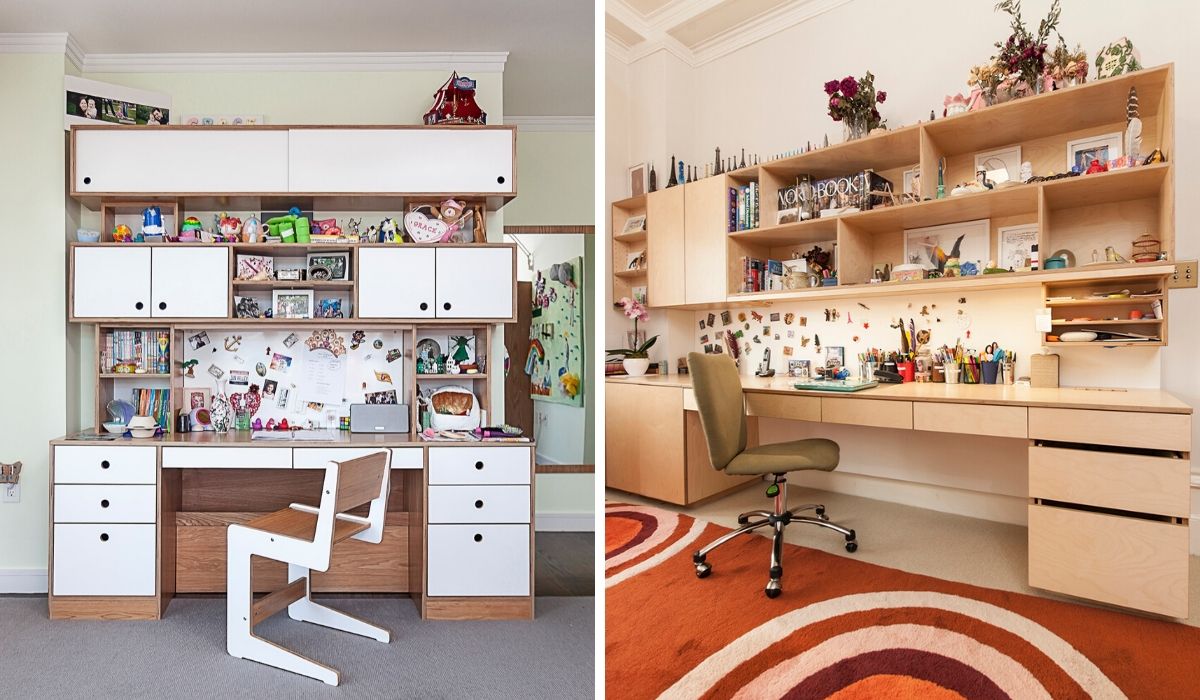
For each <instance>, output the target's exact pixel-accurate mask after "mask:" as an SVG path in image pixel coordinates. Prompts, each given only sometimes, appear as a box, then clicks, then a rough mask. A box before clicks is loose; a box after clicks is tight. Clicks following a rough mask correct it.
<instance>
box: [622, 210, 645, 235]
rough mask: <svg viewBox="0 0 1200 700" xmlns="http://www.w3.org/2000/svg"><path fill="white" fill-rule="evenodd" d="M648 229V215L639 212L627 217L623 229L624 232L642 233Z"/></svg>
mask: <svg viewBox="0 0 1200 700" xmlns="http://www.w3.org/2000/svg"><path fill="white" fill-rule="evenodd" d="M645 230H646V215H645V214H639V215H637V216H631V217H629V218H628V219H625V226H624V227H623V228H622V229H621V233H622V234H626V233H640V232H641V231H645Z"/></svg>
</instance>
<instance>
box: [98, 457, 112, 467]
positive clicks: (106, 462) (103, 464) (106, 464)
mask: <svg viewBox="0 0 1200 700" xmlns="http://www.w3.org/2000/svg"><path fill="white" fill-rule="evenodd" d="M109 466H110V465H109V463H108V460H107V459H106V460H104V461H103V462H101V463H100V468H101V469H108V467H109Z"/></svg>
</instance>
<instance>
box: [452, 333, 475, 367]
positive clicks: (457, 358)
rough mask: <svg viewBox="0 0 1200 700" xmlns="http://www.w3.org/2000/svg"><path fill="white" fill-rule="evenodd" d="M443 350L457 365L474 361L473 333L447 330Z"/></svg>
mask: <svg viewBox="0 0 1200 700" xmlns="http://www.w3.org/2000/svg"><path fill="white" fill-rule="evenodd" d="M445 352H446V355H447V356H448V357H449V358H450V359H451V360H454V362H455V363H457V364H459V365H462V364H471V363H473V362H475V334H474V333H466V332H463V333H457V332H454V331H450V332H448V333H447V335H446V348H445Z"/></svg>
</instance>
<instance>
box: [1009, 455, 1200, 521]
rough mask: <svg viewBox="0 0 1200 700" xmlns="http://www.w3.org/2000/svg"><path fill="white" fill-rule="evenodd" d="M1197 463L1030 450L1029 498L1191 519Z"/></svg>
mask: <svg viewBox="0 0 1200 700" xmlns="http://www.w3.org/2000/svg"><path fill="white" fill-rule="evenodd" d="M1190 481H1191V464H1190V462H1189V461H1188V460H1186V459H1175V458H1171V457H1148V456H1144V455H1133V454H1122V453H1119V452H1100V451H1098V450H1071V449H1064V448H1058V447H1036V446H1035V447H1030V448H1029V496H1030V497H1031V498H1049V499H1051V500H1055V501H1067V502H1068V503H1083V504H1086V505H1090V506H1100V507H1102V508H1117V509H1119V510H1131V511H1135V512H1139V513H1154V514H1156V515H1171V516H1175V517H1179V518H1186V517H1188V515H1189V513H1190V503H1189V502H1188V501H1189V489H1190Z"/></svg>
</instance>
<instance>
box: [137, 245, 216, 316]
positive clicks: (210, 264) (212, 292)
mask: <svg viewBox="0 0 1200 700" xmlns="http://www.w3.org/2000/svg"><path fill="white" fill-rule="evenodd" d="M150 287H151V288H150V300H151V307H150V314H151V315H152V316H157V317H160V318H227V317H228V316H229V250H228V249H227V248H225V247H205V248H200V247H196V246H186V247H179V248H167V247H156V248H154V258H153V265H151V285H150Z"/></svg>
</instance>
